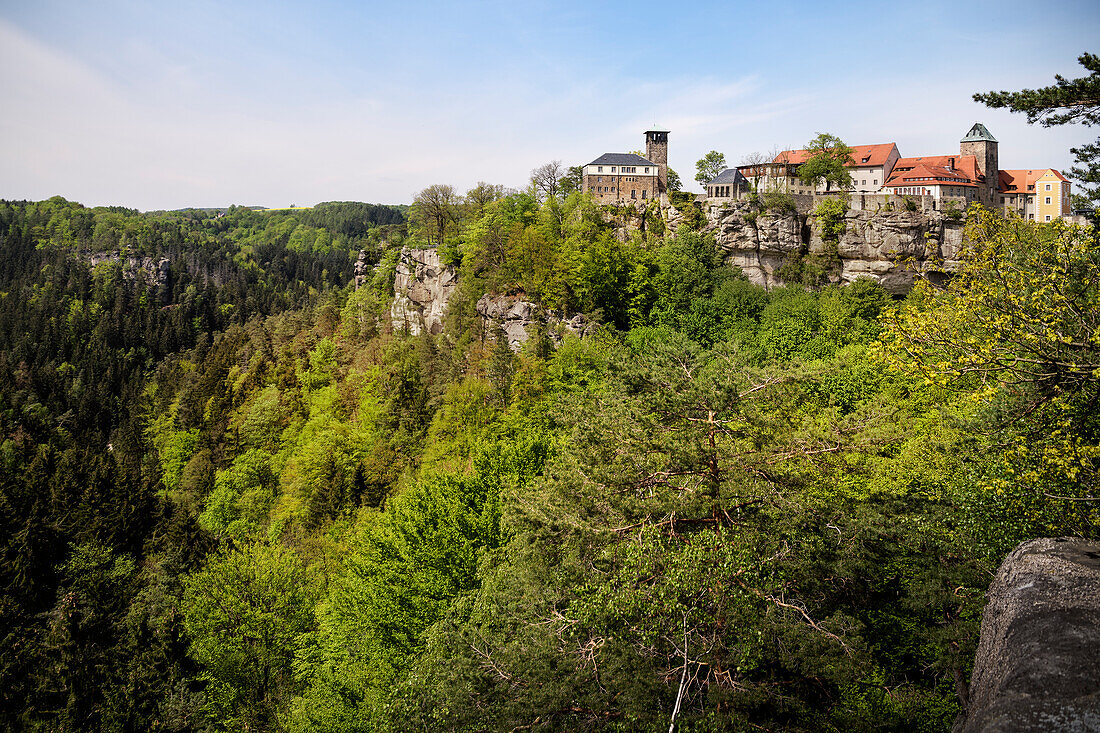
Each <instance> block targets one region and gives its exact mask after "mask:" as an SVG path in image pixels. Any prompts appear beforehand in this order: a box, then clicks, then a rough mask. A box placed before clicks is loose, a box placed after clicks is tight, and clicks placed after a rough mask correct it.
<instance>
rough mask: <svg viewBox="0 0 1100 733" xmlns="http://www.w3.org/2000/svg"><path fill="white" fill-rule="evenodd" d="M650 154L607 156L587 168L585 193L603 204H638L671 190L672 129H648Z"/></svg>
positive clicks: (584, 172)
mask: <svg viewBox="0 0 1100 733" xmlns="http://www.w3.org/2000/svg"><path fill="white" fill-rule="evenodd" d="M645 137H646V155H645V157H642V156H641V155H638V154H637V153H604V154H603V155H601V156H600V157H598V158H596V159H595V160H593V161H592V162H591V163H589V164H588V165H586V166H584V170H583V172H582V174H581V190H582V191H584V192H585V193H590V194H592V195H593V196H594V197H595V199H596V200H597V201H599V202H600V203H608V204H610V203H638V202H644V201H648V200H650V199H655V198H659V197H660V196H661V194H663V193H665V191H666V190H667V189H668V130H661V129H652V130H646V133H645Z"/></svg>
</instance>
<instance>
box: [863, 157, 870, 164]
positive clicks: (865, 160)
mask: <svg viewBox="0 0 1100 733" xmlns="http://www.w3.org/2000/svg"><path fill="white" fill-rule="evenodd" d="M870 159H871V156H870V155H868V156H867V157H866V158H864V159H863V162H864V163H866V162H867V161H869V160H870Z"/></svg>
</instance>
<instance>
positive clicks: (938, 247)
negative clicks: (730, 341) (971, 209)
mask: <svg viewBox="0 0 1100 733" xmlns="http://www.w3.org/2000/svg"><path fill="white" fill-rule="evenodd" d="M962 227H963V223H962V221H961V220H959V219H957V218H949V217H947V216H945V215H944V214H943V213H941V212H938V211H872V210H855V211H848V212H847V213H846V214H845V231H844V233H843V234H842V235H840V237H839V239H838V240H837V241H836V242H835V243H832V242H828V243H827V242H824V241H822V239H821V237H820V235H819V234H818V227H817V226H815V221H814V217H813V215H808V216H807V215H803V214H799V213H796V212H792V213H786V212H784V213H769V212H758V211H756V210H755V209H754V208H753V207H752V206H751V205H750V204H749V203H747V202H733V203H731V204H728V205H725V206H722V207H715V208H714V209H712V210H711V211H710V212H709V214H708V222H707V227H706V230H707V231H712V232H713V233H714V236H715V238H716V240H717V242H718V245H719V246H720V247H722V248H723V249H724V250H725V251H726V262H727V263H729V264H731V265H736V266H738V267H740V268H741V269H742V271H744V273H745V275H746V276H747V277H748V278H749V280H751V281H752V282H754V283H756V284H758V285H763V286H765V287H769V288H770V287H776V286H780V285H783V284H784V282H783V279H782V275H781V273H780V268H781V267H783V265H784V264H785V263H788V262H791V261H792V259H795V258H800V257H804V256H807V255H816V256H818V257H819V258H820V259H821V261H823V262H824V263H825V264H826V265H827V266H828V267H827V269H828V272H829V280H830V281H831V282H836V283H849V282H852V281H854V280H855V279H856V278H859V277H870V278H872V279H874V280H877V281H878V282H879V283H880V284H881V285H882V286H883V287H884V288H886V290H888V291H889V292H891V293H893V294H895V295H902V294H904V293H906V292H908V291H909V289H910V288H911V287H912V286H913V282H914V281H915V279H916V277H917V275H918V273H937V272H951V271H953V270H954V269H955V267H956V266H957V257H958V252H959V248H960V246H961V244H962Z"/></svg>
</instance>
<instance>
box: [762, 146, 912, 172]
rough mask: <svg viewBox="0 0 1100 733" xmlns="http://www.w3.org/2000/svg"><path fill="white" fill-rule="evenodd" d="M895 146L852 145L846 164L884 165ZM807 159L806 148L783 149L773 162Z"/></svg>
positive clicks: (800, 161) (808, 154)
mask: <svg viewBox="0 0 1100 733" xmlns="http://www.w3.org/2000/svg"><path fill="white" fill-rule="evenodd" d="M896 147H897V144H896V143H880V144H878V145H853V146H852V161H851V162H850V163H848V165H849V166H851V167H853V168H862V167H864V166H881V165H886V159H887V158H889V157H890V151H891V150H893V149H894V148H896ZM864 158H866V159H867V161H866V162H864ZM809 159H810V153H809V151H807V150H784V151H783V152H782V153H780V154H779V155H777V156H775V160H774V161H773V162H774V163H790V164H792V165H799V164H801V163H805V162H806V161H807V160H809Z"/></svg>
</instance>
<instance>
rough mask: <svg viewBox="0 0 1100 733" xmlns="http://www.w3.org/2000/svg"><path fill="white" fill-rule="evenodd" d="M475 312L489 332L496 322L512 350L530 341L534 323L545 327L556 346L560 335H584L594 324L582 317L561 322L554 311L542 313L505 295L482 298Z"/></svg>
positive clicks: (535, 306) (526, 303) (523, 301)
mask: <svg viewBox="0 0 1100 733" xmlns="http://www.w3.org/2000/svg"><path fill="white" fill-rule="evenodd" d="M477 312H478V315H480V316H481V319H482V321H483V323H484V325H485V330H486V331H488V330H489V329H490V328H491V327H492V325H493V324H494V323H499V324H500V325H501V327H502V328H503V329H504V333H506V334H507V335H508V345H509V346H510V347H511V348H512V351H519V349H520V347H521V346H523V344H524V343H525V342H526V341H527V339H528V338H530V336H531V333H532V327H533V326H534V325H535V324H537V323H545V324H546V325H547V327H548V328H547V334H548V335H549V336H550V338H551V340H553V341H554V342H555V343H559V342H561V338H562V333H563V332H569V333H574V334H576V335H578V336H584V335H587V334H588V333H589V332H590V331H591V330H592V328H593V324H592V322H591V321H589V320H588V319H587V318H585V317H584V316H583V315H581V314H577V315H575V316H573V317H572V318H569V319H563V318H562V316H561V314H560V313H556V312H555V311H543V310H542V309H541V308H539V307H538V306H537V305H535V304H534V303H531V302H529V301H526V300H522V299H520V298H516V297H510V296H507V295H497V296H495V297H494V296H491V295H483V296H481V300H479V301H478V302H477Z"/></svg>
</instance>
